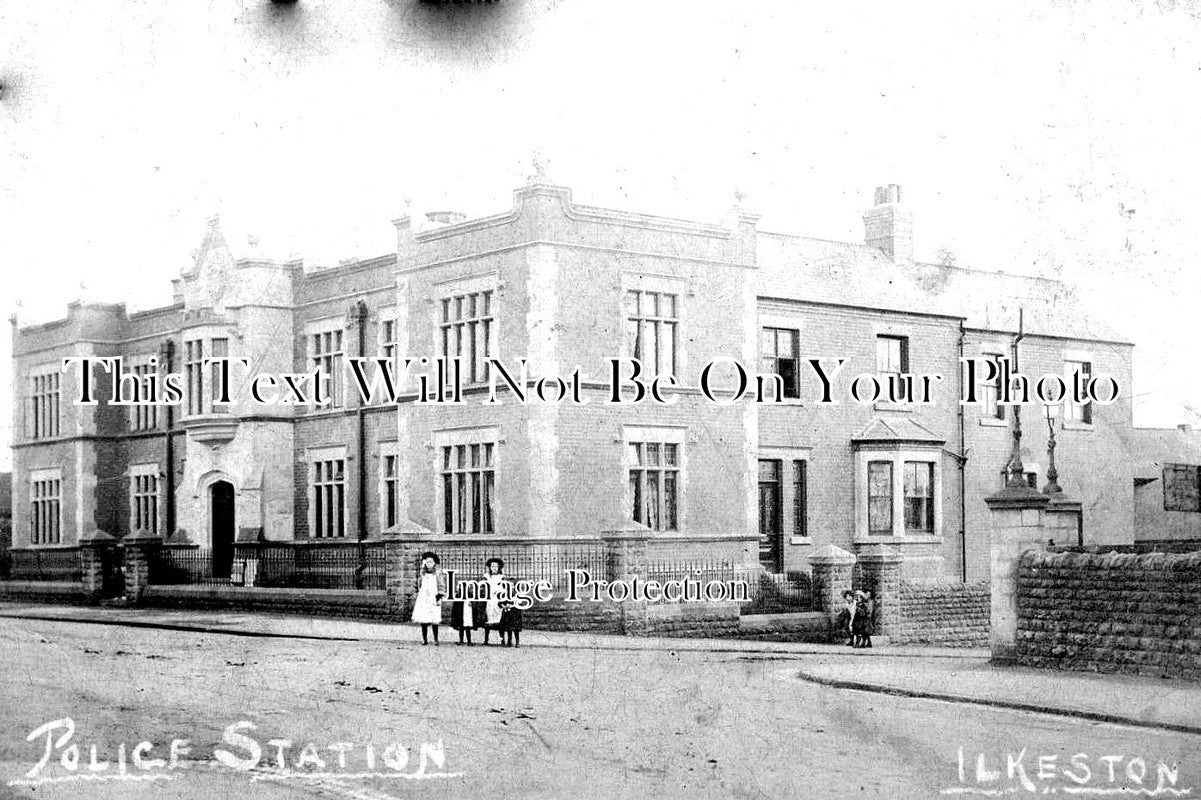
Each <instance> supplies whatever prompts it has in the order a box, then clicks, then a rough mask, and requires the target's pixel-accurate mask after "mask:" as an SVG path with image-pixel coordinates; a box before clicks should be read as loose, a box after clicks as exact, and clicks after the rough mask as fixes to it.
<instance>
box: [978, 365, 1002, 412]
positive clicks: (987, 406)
mask: <svg viewBox="0 0 1201 800" xmlns="http://www.w3.org/2000/svg"><path fill="white" fill-rule="evenodd" d="M985 357H986V358H987V359H988V360H989V361H990V362H992V364H993V365H994V366H995V367H996V369H997V374H996V377H995V378H993V379H992V381H991V382H990V383H988V384H987V385H985V386H983V387H982V389H983V392H982V393H983V396H984V416H985V417H987V418H989V419H1005V406H1003V405H1001V404H1000V402H999V401H1000V399H1001V394H1002V390H1003V388H1004V387H1003V385H1002V384H1003V383H1004V380H1005V378H1004V376H1003V375H1002V374H1001V356H1000V355H998V354H997V353H986V354H985Z"/></svg>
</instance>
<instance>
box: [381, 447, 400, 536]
mask: <svg viewBox="0 0 1201 800" xmlns="http://www.w3.org/2000/svg"><path fill="white" fill-rule="evenodd" d="M399 458H400V456H388V455H386V456H384V498H383V500H384V527H387V528H391V527H392V526H393V525H395V524H396V492H397V490H398V488H399V482H398V481H399V478H398V475H397V459H399Z"/></svg>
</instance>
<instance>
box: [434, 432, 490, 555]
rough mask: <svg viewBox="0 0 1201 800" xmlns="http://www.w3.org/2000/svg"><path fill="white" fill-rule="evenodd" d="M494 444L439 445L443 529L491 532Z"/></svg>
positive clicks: (464, 531) (462, 531)
mask: <svg viewBox="0 0 1201 800" xmlns="http://www.w3.org/2000/svg"><path fill="white" fill-rule="evenodd" d="M495 448H496V445H495V444H493V443H491V442H474V443H469V444H468V443H465V444H450V445H444V446H443V447H442V524H443V530H444V531H445V532H446V533H492V532H493V531H494V530H495V527H494V526H495V514H494V508H493V506H494V503H495V495H496V491H495V490H496V473H495V468H494V465H493V462H494V451H495Z"/></svg>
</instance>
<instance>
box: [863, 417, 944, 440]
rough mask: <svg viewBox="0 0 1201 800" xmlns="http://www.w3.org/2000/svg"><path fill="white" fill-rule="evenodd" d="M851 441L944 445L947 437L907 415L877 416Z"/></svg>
mask: <svg viewBox="0 0 1201 800" xmlns="http://www.w3.org/2000/svg"><path fill="white" fill-rule="evenodd" d="M851 441H852V442H855V443H856V444H865V443H870V442H896V443H900V442H914V443H919V444H932V445H942V444H945V443H946V439H944V438H942V437H941V436H938V435H937V434H935V433H933V432H932V431H931V430H930V429H929V428H927V427H925V426H924V425H922V424H920V423H917V422H914V421H913V420H911V419H909V418H907V417H875V418H873V419H872V421H871V422H869V423H868V425H867V427H866V428H864V429H863V430H862V431H860V432H859V434H858V435H857V436H852V437H851Z"/></svg>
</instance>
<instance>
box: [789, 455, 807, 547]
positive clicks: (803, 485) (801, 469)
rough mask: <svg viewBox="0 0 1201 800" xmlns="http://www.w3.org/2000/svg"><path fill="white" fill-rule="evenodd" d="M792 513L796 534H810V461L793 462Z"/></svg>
mask: <svg viewBox="0 0 1201 800" xmlns="http://www.w3.org/2000/svg"><path fill="white" fill-rule="evenodd" d="M792 513H793V528H792V533H793V535H794V536H808V535H809V462H808V461H793V462H792Z"/></svg>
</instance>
